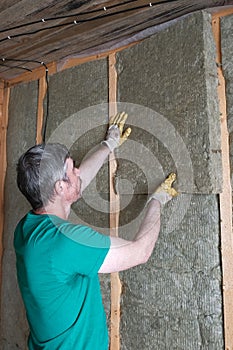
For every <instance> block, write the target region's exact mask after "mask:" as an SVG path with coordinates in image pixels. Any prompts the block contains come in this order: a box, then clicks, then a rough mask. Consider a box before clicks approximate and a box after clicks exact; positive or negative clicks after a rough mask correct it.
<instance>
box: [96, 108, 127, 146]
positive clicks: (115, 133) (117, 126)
mask: <svg viewBox="0 0 233 350" xmlns="http://www.w3.org/2000/svg"><path fill="white" fill-rule="evenodd" d="M127 117H128V114H126V113H125V112H120V113H117V114H116V115H115V116H113V117H111V118H110V121H109V128H108V132H107V136H106V140H104V141H103V142H102V143H103V144H105V145H107V146H108V148H109V149H110V151H111V152H112V151H113V150H114V149H115V148H117V147H119V146H120V145H122V143H123V142H124V141H125V140H127V138H128V137H129V135H130V133H131V128H127V129H126V130H125V131H123V129H124V125H125V121H126V119H127Z"/></svg>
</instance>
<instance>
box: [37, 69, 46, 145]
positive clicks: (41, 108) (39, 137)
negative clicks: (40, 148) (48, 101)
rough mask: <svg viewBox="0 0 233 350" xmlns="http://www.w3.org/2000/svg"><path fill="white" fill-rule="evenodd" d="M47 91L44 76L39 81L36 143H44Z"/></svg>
mask: <svg viewBox="0 0 233 350" xmlns="http://www.w3.org/2000/svg"><path fill="white" fill-rule="evenodd" d="M46 91H47V83H46V78H45V76H43V77H42V78H40V79H39V92H38V103H37V127H36V143H37V144H39V143H42V141H43V140H42V132H43V121H44V98H45V94H46Z"/></svg>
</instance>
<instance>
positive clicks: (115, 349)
mask: <svg viewBox="0 0 233 350" xmlns="http://www.w3.org/2000/svg"><path fill="white" fill-rule="evenodd" d="M115 63H116V58H115V54H111V55H109V116H112V115H115V114H116V113H117V104H116V99H117V74H116V69H115ZM116 171H117V161H116V157H115V154H114V152H112V153H111V154H110V156H109V181H110V235H112V236H118V227H119V214H120V197H119V194H118V193H116V192H115V188H114V177H115V174H116ZM120 297H121V282H120V278H119V274H118V273H117V272H116V273H112V274H111V329H110V350H119V349H120Z"/></svg>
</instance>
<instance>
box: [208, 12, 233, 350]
mask: <svg viewBox="0 0 233 350" xmlns="http://www.w3.org/2000/svg"><path fill="white" fill-rule="evenodd" d="M212 28H213V33H214V38H215V42H216V48H217V55H216V59H217V66H218V80H219V86H218V97H219V107H220V114H221V143H222V165H223V191H222V193H221V194H220V217H221V252H222V271H223V304H224V335H225V349H226V350H232V349H233V326H232V325H233V269H232V262H233V235H232V188H231V178H230V160H229V133H228V128H227V111H226V95H225V79H224V75H223V71H222V66H221V63H222V57H221V35H220V34H221V31H220V29H221V28H220V18H219V17H218V18H217V17H215V18H213V20H212Z"/></svg>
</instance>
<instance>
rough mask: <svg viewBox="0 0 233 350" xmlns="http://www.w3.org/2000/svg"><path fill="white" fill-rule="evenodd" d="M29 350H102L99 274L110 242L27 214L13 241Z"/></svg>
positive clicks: (64, 223) (50, 217)
mask: <svg viewBox="0 0 233 350" xmlns="http://www.w3.org/2000/svg"><path fill="white" fill-rule="evenodd" d="M14 247H15V252H16V260H17V261H16V266H17V277H18V283H19V287H20V291H21V294H22V298H23V301H24V304H25V308H26V312H27V319H28V322H29V326H30V336H29V340H28V346H29V349H36V350H39V349H45V350H57V349H59V350H106V349H107V348H108V331H107V325H106V316H105V312H104V308H103V303H102V297H101V291H100V284H99V278H98V270H99V268H100V266H101V265H102V263H103V261H104V259H105V257H106V255H107V252H108V250H109V247H110V238H109V237H108V236H105V235H102V234H99V233H98V232H96V231H94V230H93V229H91V228H90V227H86V226H82V225H74V224H72V223H70V222H68V221H65V220H62V219H60V218H58V217H56V216H54V215H36V214H34V213H33V212H29V213H28V214H27V215H26V216H25V217H24V218H23V219H22V220H21V221H20V222H19V224H18V225H17V227H16V230H15V237H14Z"/></svg>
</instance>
